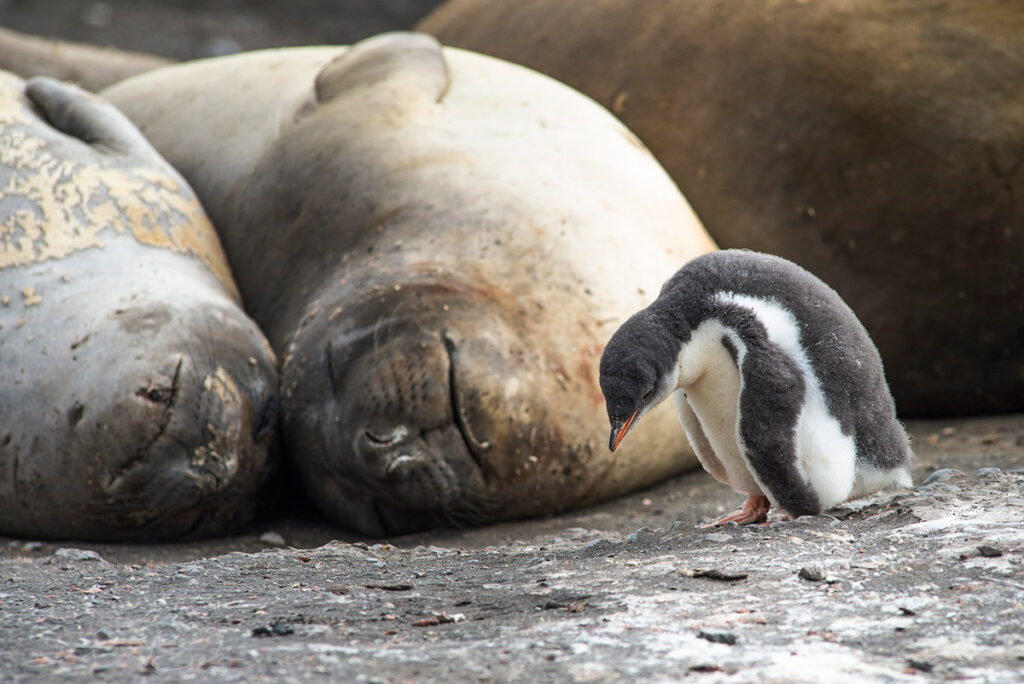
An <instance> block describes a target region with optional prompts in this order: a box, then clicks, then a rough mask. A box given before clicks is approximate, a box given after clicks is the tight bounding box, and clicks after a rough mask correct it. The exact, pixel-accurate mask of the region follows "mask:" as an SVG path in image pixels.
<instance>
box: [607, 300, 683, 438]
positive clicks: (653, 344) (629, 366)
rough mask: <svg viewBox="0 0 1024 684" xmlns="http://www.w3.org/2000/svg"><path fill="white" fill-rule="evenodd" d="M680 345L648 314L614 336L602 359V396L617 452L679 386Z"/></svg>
mask: <svg viewBox="0 0 1024 684" xmlns="http://www.w3.org/2000/svg"><path fill="white" fill-rule="evenodd" d="M679 349H680V341H679V339H678V338H677V337H676V336H675V335H673V334H672V333H671V332H669V330H667V329H666V328H665V326H664V325H662V324H661V323H659V322H658V321H657V320H656V319H655V317H654V316H653V315H652V314H651V312H650V311H649V310H648V309H644V310H642V311H639V312H637V313H636V314H634V315H633V316H632V317H631V318H630V319H629V320H628V321H626V322H625V323H624V324H623V325H622V327H621V328H619V329H618V330H616V331H615V334H614V335H612V338H611V339H610V340H608V344H607V345H606V346H605V348H604V353H603V354H601V392H602V393H603V394H604V400H605V404H606V406H607V408H608V421H609V422H610V423H611V426H612V432H611V437H610V438H609V441H608V448H609V449H611V450H612V451H615V448H616V447H617V446H619V442H621V441H622V438H623V437H625V436H626V433H627V432H628V431H629V429H630V428H631V427H632V426H633V425H634V424H635V423H636V422H637V421H638V420H640V418H642V417H643V416H644V414H645V413H647V412H648V411H650V410H651V409H652V408H654V407H655V406H657V405H658V404H660V403H661V402H662V401H663V400H664V399H665V398H667V397H668V396H669V395H670V394H672V392H673V391H675V389H676V386H677V384H678V371H677V368H678V357H679Z"/></svg>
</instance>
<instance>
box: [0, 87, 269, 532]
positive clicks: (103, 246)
mask: <svg viewBox="0 0 1024 684" xmlns="http://www.w3.org/2000/svg"><path fill="white" fill-rule="evenodd" d="M22 91H23V89H22V86H21V84H20V82H18V81H16V80H15V79H13V78H11V77H9V76H6V75H2V74H0V296H2V298H3V301H4V302H6V303H7V305H6V306H3V307H0V357H2V358H3V359H4V362H3V364H0V405H2V406H3V407H4V410H3V413H2V415H0V432H2V433H3V434H4V439H3V440H2V442H0V531H2V532H3V533H5V534H16V535H25V536H30V537H35V538H39V537H45V538H54V537H59V538H79V539H109V540H129V539H139V540H143V539H145V540H153V539H171V538H180V537H185V536H189V537H196V536H209V535H218V534H226V533H229V532H232V531H235V530H237V529H238V527H240V526H241V525H243V524H245V523H246V522H247V520H248V519H250V518H251V516H252V514H253V512H254V510H255V507H256V505H257V503H258V500H259V491H260V487H261V486H262V484H263V482H264V481H265V479H266V478H267V476H268V475H269V472H270V471H271V469H272V467H273V465H274V451H273V440H274V434H273V430H272V429H271V427H272V425H273V424H274V423H275V422H276V412H277V408H276V407H277V387H276V385H277V374H276V370H275V361H274V355H273V352H272V351H271V350H270V348H269V346H268V345H267V342H266V340H265V339H264V338H263V336H262V334H261V333H260V331H259V330H258V329H257V327H256V325H255V324H254V323H253V321H252V320H251V319H249V318H248V317H247V316H246V315H245V314H244V312H242V310H241V309H240V307H239V305H238V302H237V291H236V289H235V287H234V284H233V281H232V280H231V277H230V274H229V272H228V268H227V264H226V262H225V260H224V257H223V253H222V251H221V248H220V243H219V241H218V240H217V237H216V235H215V234H214V233H213V229H212V226H211V225H210V223H209V220H208V219H207V218H206V216H205V214H203V212H202V210H201V209H200V208H199V203H198V201H197V200H196V198H195V196H194V195H193V194H192V193H191V191H190V189H189V187H188V185H187V184H186V183H185V181H184V180H183V179H182V178H181V177H180V176H179V175H178V174H177V173H176V172H175V171H174V170H173V169H171V168H170V167H169V166H168V165H167V164H166V162H164V161H163V160H162V159H161V158H160V157H159V156H158V155H157V154H156V152H154V151H153V149H152V148H151V147H150V146H149V145H148V143H146V141H145V140H144V139H143V138H142V137H141V135H140V134H139V133H138V131H137V130H136V129H135V128H134V127H133V126H132V125H131V124H130V123H129V122H128V121H127V119H125V118H124V116H123V115H121V114H120V113H119V112H117V110H115V109H114V108H113V107H112V106H111V105H109V104H107V103H105V102H103V101H101V100H99V99H98V98H96V97H94V96H92V95H88V94H86V93H83V92H82V91H80V90H78V89H77V88H74V87H72V86H67V85H63V84H58V83H55V82H51V81H46V80H37V81H33V82H31V83H30V84H29V86H28V93H29V95H30V96H31V97H32V98H34V100H33V101H32V104H30V102H29V100H27V99H26V98H25V95H24V94H23V92H22ZM33 106H35V107H36V109H33V108H32V107H33ZM40 113H43V114H45V115H46V119H42V118H40ZM52 125H57V126H60V128H53V127H52ZM16 292H21V293H25V292H29V293H31V294H32V296H31V297H27V296H26V297H22V298H14V297H12V294H13V293H16ZM12 323H13V325H12ZM14 328H17V329H18V334H17V335H10V334H7V331H8V330H13V329H14Z"/></svg>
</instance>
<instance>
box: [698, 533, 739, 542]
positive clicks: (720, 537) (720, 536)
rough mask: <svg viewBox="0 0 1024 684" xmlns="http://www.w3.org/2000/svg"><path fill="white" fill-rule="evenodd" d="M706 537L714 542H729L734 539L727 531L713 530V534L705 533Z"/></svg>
mask: <svg viewBox="0 0 1024 684" xmlns="http://www.w3.org/2000/svg"><path fill="white" fill-rule="evenodd" d="M704 538H705V539H707V540H708V541H714V542H727V541H732V535H731V534H726V533H725V532H712V533H711V534H705V535H704Z"/></svg>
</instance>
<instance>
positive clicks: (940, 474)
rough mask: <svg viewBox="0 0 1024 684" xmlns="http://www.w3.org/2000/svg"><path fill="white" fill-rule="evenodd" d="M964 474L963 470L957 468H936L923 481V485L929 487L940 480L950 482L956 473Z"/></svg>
mask: <svg viewBox="0 0 1024 684" xmlns="http://www.w3.org/2000/svg"><path fill="white" fill-rule="evenodd" d="M962 474H963V471H962V470H957V469H956V468H943V469H942V470H936V471H935V472H934V473H932V474H931V475H929V476H928V477H927V478H926V479H925V481H924V482H922V483H921V486H922V487H927V486H928V485H931V484H937V483H939V482H948V481H949V479H950V478H952V477H953V476H954V475H962Z"/></svg>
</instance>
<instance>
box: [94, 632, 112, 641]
mask: <svg viewBox="0 0 1024 684" xmlns="http://www.w3.org/2000/svg"><path fill="white" fill-rule="evenodd" d="M96 638H97V639H99V640H100V641H108V640H109V639H110V632H108V631H107V630H105V629H101V630H98V631H97V632H96Z"/></svg>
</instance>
